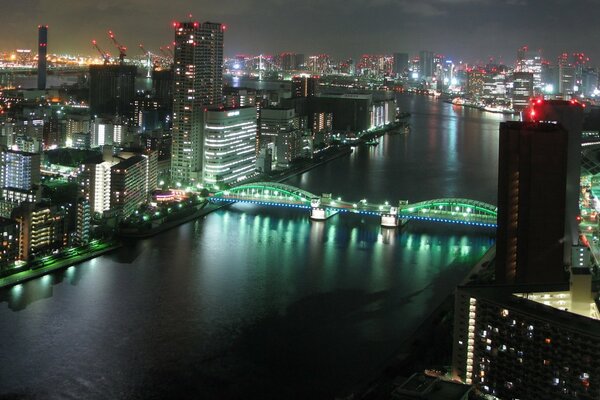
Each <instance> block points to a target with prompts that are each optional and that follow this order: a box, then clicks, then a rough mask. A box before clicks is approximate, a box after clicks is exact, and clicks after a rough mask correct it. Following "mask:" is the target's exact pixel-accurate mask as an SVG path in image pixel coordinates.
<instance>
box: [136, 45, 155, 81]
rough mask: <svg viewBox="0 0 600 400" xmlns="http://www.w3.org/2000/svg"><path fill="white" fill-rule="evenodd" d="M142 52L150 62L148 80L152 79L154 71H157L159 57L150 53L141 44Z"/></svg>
mask: <svg viewBox="0 0 600 400" xmlns="http://www.w3.org/2000/svg"><path fill="white" fill-rule="evenodd" d="M140 50H142V53H144V55H145V56H146V60H147V62H148V73H147V74H146V77H147V78H150V77H152V71H153V70H155V69H156V67H157V66H158V62H157V60H156V59H157V56H156V55H155V54H152V53H150V52H149V51H148V50H146V49H145V48H144V45H143V44H141V43H140Z"/></svg>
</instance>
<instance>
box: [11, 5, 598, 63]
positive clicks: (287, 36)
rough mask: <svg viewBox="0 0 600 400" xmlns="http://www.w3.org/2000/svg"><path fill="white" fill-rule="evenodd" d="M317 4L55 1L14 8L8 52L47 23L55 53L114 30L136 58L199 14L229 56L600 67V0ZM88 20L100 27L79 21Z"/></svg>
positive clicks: (87, 50) (31, 40) (26, 44)
mask: <svg viewBox="0 0 600 400" xmlns="http://www.w3.org/2000/svg"><path fill="white" fill-rule="evenodd" d="M316 3H317V2H315V1H309V2H305V3H302V4H296V3H292V2H289V1H286V0H270V1H267V2H255V1H245V2H243V3H241V4H240V3H239V2H233V1H231V0H225V1H222V2H219V4H207V5H204V6H203V7H202V9H199V7H194V6H192V5H191V4H189V3H187V2H184V1H180V0H177V1H174V2H170V3H169V4H168V5H164V4H163V3H162V2H159V1H157V0H150V1H141V0H126V1H108V2H102V4H90V3H89V2H76V1H72V0H66V1H63V2H62V4H63V7H60V8H57V7H56V5H55V4H54V3H51V2H49V1H46V0H27V1H23V2H19V3H10V4H6V5H4V7H5V11H6V12H5V13H3V14H2V16H0V49H3V50H5V51H8V50H14V49H16V48H31V49H35V47H36V46H35V45H36V40H37V37H36V34H35V31H34V29H33V27H37V25H38V24H47V25H49V32H50V33H49V39H50V42H49V43H50V45H49V49H48V50H49V52H50V53H61V52H77V53H80V54H94V51H93V49H92V47H91V44H90V42H91V40H92V39H98V40H99V41H101V42H106V44H105V47H109V42H108V38H107V37H106V31H107V30H109V29H112V30H113V31H114V32H115V33H116V34H117V35H118V37H119V39H120V41H121V42H122V43H124V44H125V45H126V46H127V47H128V48H129V53H130V56H138V55H141V52H140V51H139V49H137V46H138V44H139V43H143V44H144V45H145V46H146V47H147V48H150V49H158V47H159V46H165V45H167V44H170V43H171V41H172V26H171V22H172V21H175V20H183V19H185V18H186V16H187V15H188V14H190V13H191V14H192V15H193V19H194V20H198V21H216V22H221V23H223V24H225V25H226V26H227V27H228V32H227V35H228V38H229V39H228V43H227V45H226V46H225V55H226V56H233V55H235V54H238V53H251V54H258V53H278V52H284V51H294V52H299V53H329V54H331V55H332V56H334V57H357V56H358V55H360V54H362V53H392V52H396V51H403V52H409V53H417V52H418V51H419V50H423V49H426V50H432V51H435V52H440V53H444V54H445V55H446V56H448V57H451V58H452V59H454V60H455V61H460V60H465V61H467V62H477V61H480V62H486V61H487V60H488V59H489V58H494V59H495V60H496V61H497V62H502V63H505V64H511V63H512V62H513V61H514V59H515V57H516V49H518V48H519V47H521V46H523V45H529V47H530V48H535V49H537V48H540V49H542V50H543V52H544V56H545V57H546V58H548V59H550V60H552V59H555V57H556V56H558V54H560V53H561V52H563V51H568V52H572V51H583V52H585V53H587V54H588V55H589V56H590V57H591V58H592V60H595V59H598V58H600V49H598V48H596V47H594V46H588V45H586V44H585V43H593V42H596V41H597V40H598V39H600V33H598V32H595V31H594V30H593V29H592V27H593V26H594V25H593V19H592V18H593V17H592V15H593V13H589V12H586V10H588V9H589V7H590V6H593V5H594V4H597V2H596V1H595V0H582V1H579V2H577V3H575V4H571V3H570V4H569V5H568V7H567V6H565V4H564V3H561V2H559V1H555V0H553V1H547V2H542V1H526V0H503V1H500V2H492V1H489V0H427V1H420V2H418V3H412V2H409V1H403V0H399V1H393V0H375V1H371V2H370V3H369V5H368V6H365V5H364V3H362V2H358V1H350V2H340V1H338V0H335V1H332V2H328V4H316ZM32 10H34V11H35V12H32ZM132 15H133V16H136V18H131V16H132ZM85 20H91V21H93V22H92V23H86V24H78V25H77V26H75V25H74V24H71V23H70V21H85ZM474 21H477V22H474ZM487 37H489V38H491V39H490V40H492V43H490V42H489V41H488V40H486V38H487ZM111 50H113V49H111ZM113 52H114V51H113Z"/></svg>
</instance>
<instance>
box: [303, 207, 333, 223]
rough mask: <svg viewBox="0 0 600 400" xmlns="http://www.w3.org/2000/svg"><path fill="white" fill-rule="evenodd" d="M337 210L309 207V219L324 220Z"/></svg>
mask: <svg viewBox="0 0 600 400" xmlns="http://www.w3.org/2000/svg"><path fill="white" fill-rule="evenodd" d="M338 212H339V210H336V209H331V208H328V207H311V209H310V219H312V220H313V221H325V220H326V219H328V218H331V217H333V216H334V215H335V214H337V213H338Z"/></svg>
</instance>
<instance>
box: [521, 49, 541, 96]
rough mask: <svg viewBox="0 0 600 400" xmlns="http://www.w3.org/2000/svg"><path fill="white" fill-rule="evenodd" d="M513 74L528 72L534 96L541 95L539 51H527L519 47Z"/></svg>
mask: <svg viewBox="0 0 600 400" xmlns="http://www.w3.org/2000/svg"><path fill="white" fill-rule="evenodd" d="M515 72H530V73H531V74H532V75H533V77H532V78H533V90H534V91H535V93H536V94H539V93H542V89H543V87H542V52H541V50H529V48H528V47H527V46H523V47H521V48H520V49H519V50H518V52H517V65H516V68H515Z"/></svg>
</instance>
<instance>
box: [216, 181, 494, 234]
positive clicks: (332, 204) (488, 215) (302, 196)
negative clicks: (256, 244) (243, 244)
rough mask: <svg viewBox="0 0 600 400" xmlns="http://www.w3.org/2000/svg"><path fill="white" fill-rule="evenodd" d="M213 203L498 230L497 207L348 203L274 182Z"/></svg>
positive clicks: (319, 216)
mask: <svg viewBox="0 0 600 400" xmlns="http://www.w3.org/2000/svg"><path fill="white" fill-rule="evenodd" d="M210 201H212V202H216V203H219V202H232V203H234V202H239V203H253V204H260V205H266V206H274V207H291V208H304V209H307V210H310V217H311V219H314V220H325V219H327V218H329V217H330V216H332V215H334V214H337V213H344V212H351V213H356V214H364V215H373V216H378V217H380V218H381V225H383V226H389V227H395V226H398V225H401V224H403V223H405V222H407V221H408V220H422V221H434V222H445V223H456V224H463V225H474V226H482V227H488V228H495V227H496V217H497V208H496V206H494V205H492V204H487V203H483V202H480V201H476V200H470V199H458V198H448V199H434V200H427V201H421V202H418V203H412V204H410V203H408V201H399V202H398V204H395V205H394V204H390V203H388V202H385V203H384V204H373V203H369V202H367V200H365V199H363V200H359V201H355V202H352V201H346V200H342V199H341V198H339V197H338V198H333V197H331V195H330V194H323V195H322V196H318V195H315V194H313V193H310V192H307V191H306V190H302V189H299V188H297V187H294V186H290V185H285V184H282V183H274V182H255V183H249V184H245V185H240V186H236V187H234V188H231V189H227V190H222V191H220V192H216V193H213V194H211V196H210Z"/></svg>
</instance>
